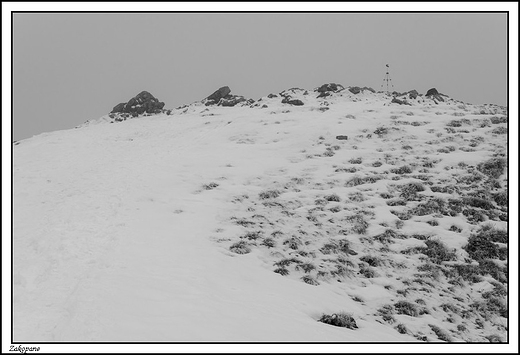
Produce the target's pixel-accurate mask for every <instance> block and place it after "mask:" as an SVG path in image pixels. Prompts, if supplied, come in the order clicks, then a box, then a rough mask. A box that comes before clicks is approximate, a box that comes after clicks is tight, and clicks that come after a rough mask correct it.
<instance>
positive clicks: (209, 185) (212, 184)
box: [202, 182, 219, 190]
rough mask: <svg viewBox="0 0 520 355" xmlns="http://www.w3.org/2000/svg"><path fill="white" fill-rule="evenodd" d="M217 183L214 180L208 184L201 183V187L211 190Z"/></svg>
mask: <svg viewBox="0 0 520 355" xmlns="http://www.w3.org/2000/svg"><path fill="white" fill-rule="evenodd" d="M218 186H219V185H218V184H217V183H216V182H210V183H209V184H204V185H202V188H203V189H204V190H213V189H214V188H216V187H218Z"/></svg>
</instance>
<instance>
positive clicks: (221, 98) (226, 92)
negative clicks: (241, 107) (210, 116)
mask: <svg viewBox="0 0 520 355" xmlns="http://www.w3.org/2000/svg"><path fill="white" fill-rule="evenodd" d="M203 102H204V104H205V105H206V106H212V105H217V106H224V107H233V106H236V105H237V104H239V103H243V104H247V105H250V104H252V103H254V100H252V99H246V98H245V97H244V96H239V95H231V89H230V88H229V86H223V87H221V88H219V89H218V90H217V91H215V92H214V93H213V94H211V95H209V96H208V97H206V98H205V99H204V100H203Z"/></svg>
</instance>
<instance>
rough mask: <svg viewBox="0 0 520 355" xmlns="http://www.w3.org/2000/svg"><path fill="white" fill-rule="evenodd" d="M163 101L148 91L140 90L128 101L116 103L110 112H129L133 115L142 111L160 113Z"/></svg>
mask: <svg viewBox="0 0 520 355" xmlns="http://www.w3.org/2000/svg"><path fill="white" fill-rule="evenodd" d="M163 107H164V102H160V101H159V100H158V99H156V98H155V97H154V96H153V95H152V94H150V93H149V92H148V91H141V92H140V93H139V94H138V95H137V96H135V97H133V98H131V99H130V100H129V101H128V102H126V103H125V102H122V103H120V104H118V105H116V106H115V107H114V108H113V109H112V111H111V112H110V113H129V114H132V116H133V117H136V116H137V115H140V114H142V113H145V112H146V113H161V112H162V109H163Z"/></svg>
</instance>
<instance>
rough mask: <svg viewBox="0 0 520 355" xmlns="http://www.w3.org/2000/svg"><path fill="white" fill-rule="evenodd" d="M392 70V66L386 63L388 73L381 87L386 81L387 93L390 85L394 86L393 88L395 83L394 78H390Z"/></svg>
mask: <svg viewBox="0 0 520 355" xmlns="http://www.w3.org/2000/svg"><path fill="white" fill-rule="evenodd" d="M389 70H390V66H389V65H388V64H387V65H386V75H385V78H384V79H383V84H381V87H384V85H385V82H386V93H388V92H389V89H388V88H389V86H392V88H393V87H394V84H392V79H390V73H389V72H388V71H389Z"/></svg>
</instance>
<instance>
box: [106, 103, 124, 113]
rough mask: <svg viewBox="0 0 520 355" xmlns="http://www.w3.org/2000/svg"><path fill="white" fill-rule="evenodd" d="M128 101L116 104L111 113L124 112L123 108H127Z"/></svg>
mask: <svg viewBox="0 0 520 355" xmlns="http://www.w3.org/2000/svg"><path fill="white" fill-rule="evenodd" d="M125 105H126V103H124V102H122V103H120V104H118V105H116V106H115V107H114V108H113V109H112V111H111V112H110V113H116V112H123V109H124V108H125Z"/></svg>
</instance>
